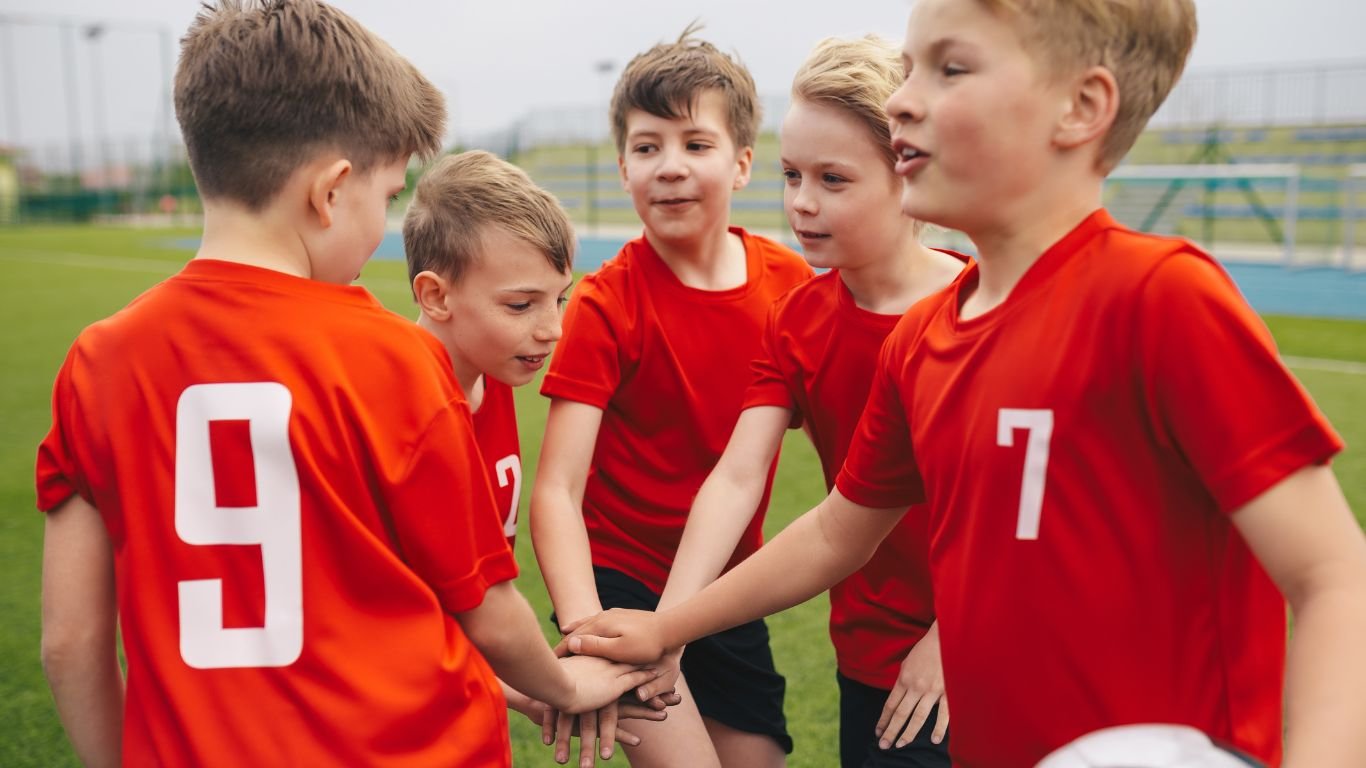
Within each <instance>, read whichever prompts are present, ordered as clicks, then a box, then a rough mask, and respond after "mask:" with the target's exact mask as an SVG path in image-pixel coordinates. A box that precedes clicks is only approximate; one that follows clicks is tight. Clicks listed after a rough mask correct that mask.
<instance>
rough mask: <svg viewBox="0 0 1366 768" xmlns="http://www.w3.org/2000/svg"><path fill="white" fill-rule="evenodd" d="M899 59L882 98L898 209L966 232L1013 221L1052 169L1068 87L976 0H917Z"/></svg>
mask: <svg viewBox="0 0 1366 768" xmlns="http://www.w3.org/2000/svg"><path fill="white" fill-rule="evenodd" d="M902 62H903V64H904V66H905V71H906V78H905V80H904V81H903V82H902V84H901V87H899V88H898V89H897V90H896V92H894V93H893V94H892V96H891V98H890V99H889V100H888V101H887V114H888V116H889V118H890V120H891V129H892V148H893V149H894V150H895V151H896V152H897V155H898V161H897V164H896V172H897V174H898V175H900V176H901V177H902V179H903V181H904V183H903V188H902V209H903V210H904V211H905V213H906V214H907V215H910V216H914V217H916V218H918V219H921V220H924V221H929V222H933V223H935V224H940V225H943V226H946V227H951V228H955V229H960V230H963V231H964V232H966V233H967V234H968V235H970V236H971V235H973V234H974V232H978V231H981V230H983V229H989V228H991V227H995V226H1000V225H1002V224H1006V225H1009V223H1010V219H1011V217H1012V215H1014V216H1019V210H1018V209H1019V208H1020V205H1021V203H1022V202H1023V201H1027V200H1028V198H1029V196H1030V194H1031V191H1032V190H1033V189H1034V188H1035V186H1036V185H1037V184H1038V182H1039V180H1040V179H1041V178H1045V177H1046V174H1047V173H1048V170H1049V161H1050V157H1051V155H1052V136H1053V133H1054V131H1055V127H1056V123H1057V120H1058V117H1059V116H1060V115H1061V113H1062V111H1063V110H1064V109H1065V107H1066V105H1067V103H1068V94H1067V93H1066V91H1065V89H1064V88H1062V87H1060V85H1059V84H1055V83H1051V82H1050V81H1049V80H1048V79H1047V78H1045V77H1043V76H1042V75H1041V74H1040V73H1039V70H1038V67H1037V65H1036V63H1035V61H1034V60H1033V58H1032V57H1031V56H1030V54H1029V52H1027V51H1026V49H1025V48H1024V45H1023V43H1022V41H1021V39H1020V34H1019V32H1018V31H1017V30H1016V29H1015V28H1014V27H1013V26H1012V25H1011V24H1010V23H1009V21H1008V19H1007V18H1006V17H1004V16H1000V15H997V14H994V13H992V12H990V11H988V10H987V9H986V8H985V7H984V6H983V5H982V4H981V3H979V2H978V1H977V0H919V2H917V3H916V5H915V7H914V9H913V10H912V12H911V19H910V23H909V25H908V27H907V31H906V42H905V46H904V47H903V48H902Z"/></svg>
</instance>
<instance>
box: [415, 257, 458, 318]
mask: <svg viewBox="0 0 1366 768" xmlns="http://www.w3.org/2000/svg"><path fill="white" fill-rule="evenodd" d="M450 290H451V284H450V281H449V280H447V279H446V278H444V277H442V276H441V275H438V274H437V273H435V272H433V271H431V270H430V269H428V270H424V271H422V272H419V273H417V277H414V278H413V298H415V299H416V300H417V305H418V307H420V308H421V309H422V314H424V315H426V316H427V317H429V318H431V319H432V320H435V321H436V322H439V323H440V322H445V321H446V320H448V319H450V316H451V311H450V309H448V308H447V307H446V295H447V294H448V293H450Z"/></svg>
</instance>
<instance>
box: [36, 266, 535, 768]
mask: <svg viewBox="0 0 1366 768" xmlns="http://www.w3.org/2000/svg"><path fill="white" fill-rule="evenodd" d="M232 384H236V385H237V386H235V387H232V386H225V385H232ZM208 385H213V386H208ZM227 390H232V391H233V392H235V393H237V394H233V395H228V394H226V391H227ZM201 395H203V396H204V399H202V400H198V399H197V398H198V397H199V396H201ZM271 398H275V399H274V400H271ZM266 400H269V401H270V402H272V403H275V404H277V405H278V404H280V403H283V410H279V411H272V412H271V413H273V414H275V415H273V416H271V415H267V416H261V415H259V414H256V415H252V414H243V413H241V409H242V406H241V405H240V404H241V403H243V402H248V403H259V402H263V401H266ZM195 403H200V404H199V405H196V404H195ZM204 403H208V405H204ZM225 403H226V404H227V405H226V406H225V405H224V404H225ZM215 408H219V409H222V408H226V411H224V412H219V411H215V410H213V409H215ZM215 413H217V414H218V416H217V417H215V415H214V414H215ZM242 419H246V420H248V421H249V423H250V426H249V430H248V431H247V432H246V433H245V434H244V433H243V431H242V430H241V429H240V425H238V426H235V425H234V424H233V422H234V421H236V420H242ZM205 421H207V428H205ZM215 425H217V426H215ZM272 426H276V427H278V430H279V431H278V432H275V433H272V432H271V431H270V428H271V427H272ZM196 427H197V428H199V429H201V430H203V431H202V433H198V432H196ZM472 432H473V430H472V426H471V424H470V415H469V409H468V407H467V406H466V404H465V402H464V399H463V396H462V395H461V394H460V391H459V387H458V385H457V384H456V383H455V380H454V378H453V377H452V375H451V372H450V362H449V359H448V358H447V357H446V356H445V352H444V351H443V350H442V349H441V348H440V345H439V344H438V343H437V342H436V340H435V339H434V338H432V337H431V336H429V335H428V334H427V333H426V332H425V331H422V330H421V329H420V328H418V327H417V326H416V325H414V324H413V323H412V322H410V321H407V320H404V319H403V318H400V317H398V316H397V315H393V314H392V313H389V312H388V311H386V310H384V309H383V308H382V307H381V306H380V305H379V303H378V302H377V301H375V299H374V298H373V297H372V296H371V295H370V294H369V293H367V292H366V291H365V290H364V289H361V288H352V287H338V286H331V285H325V284H322V283H317V282H313V281H309V280H302V279H298V278H294V277H290V276H287V275H283V274H280V273H276V272H271V271H267V270H262V269H257V268H254V267H248V266H243V265H237V264H229V263H225V262H214V261H205V260H198V261H192V262H190V264H188V265H187V266H186V267H185V269H184V270H183V271H181V272H180V273H179V274H178V275H176V276H174V277H172V278H170V279H169V280H167V281H165V282H164V283H161V284H160V285H158V286H156V287H154V288H152V289H151V290H149V291H148V292H146V293H145V294H143V295H142V296H141V297H139V298H138V299H136V300H135V301H134V302H133V303H132V304H130V305H129V306H128V307H126V308H125V309H124V310H122V311H120V312H119V313H117V314H115V315H114V316H112V317H110V318H108V319H106V320H103V321H101V322H99V323H96V324H94V325H92V326H90V327H89V328H87V329H86V330H85V331H84V332H83V333H82V334H81V335H80V337H79V338H78V339H77V340H76V342H75V344H74V345H73V346H72V348H71V351H70V353H69V354H68V356H67V359H66V362H65V364H64V365H63V366H62V369H61V372H60V373H59V374H58V377H57V382H56V385H55V391H54V396H53V426H52V431H51V433H50V434H49V435H48V436H47V438H46V439H45V440H44V441H43V443H42V445H41V446H40V448H39V452H38V466H37V485H38V506H39V507H40V508H41V509H44V510H52V509H53V508H55V507H58V506H59V505H61V504H62V503H63V502H64V501H65V500H66V499H68V498H69V497H70V496H71V495H72V494H73V493H79V494H80V495H81V496H82V497H83V498H85V499H86V500H87V501H89V502H91V503H92V504H94V506H95V507H96V508H98V509H99V511H100V514H101V516H102V517H103V519H104V521H105V525H106V526H107V528H108V531H109V534H110V538H111V542H112V545H113V550H114V557H115V569H116V580H117V598H118V607H119V614H120V623H121V629H122V633H123V639H124V648H125V650H126V652H127V657H128V673H129V676H128V688H127V699H126V705H125V706H126V715H125V725H124V739H123V749H124V753H123V760H124V763H125V764H128V765H149V764H157V765H214V764H229V765H281V764H286V765H358V764H385V765H480V766H485V765H489V766H503V765H509V764H510V761H511V751H510V745H509V742H508V735H507V715H506V711H505V708H504V707H505V705H504V703H503V700H502V695H501V693H500V691H499V687H498V683H497V680H496V679H495V677H494V675H493V672H492V671H491V670H490V669H489V667H488V665H487V663H486V662H485V661H484V659H483V658H482V657H481V656H480V654H479V652H478V651H477V650H476V649H475V648H474V647H473V646H472V645H471V644H470V642H469V641H468V640H467V639H466V637H465V636H464V634H463V632H462V631H461V629H460V626H459V624H458V623H457V622H456V621H455V620H454V619H453V618H452V617H451V615H450V614H451V613H452V612H458V611H463V610H468V609H470V608H472V607H474V606H476V605H478V604H479V603H480V602H481V601H482V600H483V597H484V593H485V590H486V589H487V588H488V587H489V586H490V585H492V584H494V583H497V582H500V581H505V580H508V579H511V578H513V577H515V575H516V565H515V563H514V561H513V559H512V555H511V552H510V551H509V550H508V547H507V542H506V541H505V540H504V538H503V536H502V535H501V530H500V527H499V525H498V519H497V516H496V515H495V514H493V510H492V506H491V505H492V499H491V496H490V492H489V488H488V481H487V478H486V476H485V475H484V474H483V473H482V472H479V471H478V456H479V454H478V449H477V448H476V447H475V444H474V440H473V437H472ZM197 434H202V435H209V434H212V435H213V437H207V436H205V437H196V435H197ZM272 435H274V436H272ZM243 437H245V438H246V439H247V441H248V444H247V445H242V444H241V439H242V438H243ZM248 451H249V452H250V454H251V456H250V461H251V467H246V466H245V463H244V458H245V457H246V456H247V452H248ZM196 456H198V457H201V458H203V457H206V458H205V459H204V460H205V463H204V464H202V465H197V464H196V463H195V461H192V460H191V459H192V458H193V457H196ZM195 466H202V467H204V468H205V470H204V472H198V471H196V470H195V469H194V467H195ZM291 470H292V471H291ZM178 472H179V477H178V476H177V473H178ZM220 472H222V473H224V477H226V478H229V480H228V482H237V483H241V482H251V483H253V484H254V485H255V487H254V488H252V489H250V492H249V493H247V492H241V491H233V492H228V493H221V492H219V491H217V490H216V483H217V480H216V478H217V476H218V475H219V473H220ZM205 474H211V475H212V477H209V476H204V475H205ZM249 498H254V500H255V501H256V502H257V503H259V504H260V505H262V506H261V507H260V510H262V511H264V512H268V513H269V514H267V515H265V516H263V517H258V515H259V514H260V512H258V510H256V509H252V508H242V507H227V508H224V507H218V506H217V505H218V504H223V503H238V504H240V503H241V502H242V501H243V500H245V499H249ZM291 499H292V500H291ZM253 520H256V521H257V522H251V521H253ZM206 521H207V522H206ZM195 525H200V526H203V525H208V526H209V527H210V528H211V529H214V530H211V534H212V535H210V537H209V540H207V541H206V540H205V539H204V534H203V533H202V532H201V533H198V534H194V533H190V532H189V531H191V530H192V529H193V526H195ZM291 525H293V526H294V528H293V530H294V531H295V532H296V537H295V539H294V541H293V543H292V544H291V543H290V542H289V541H288V539H287V538H279V534H278V532H279V531H282V530H284V531H288V530H290V526H291ZM233 526H237V527H239V528H246V529H247V530H248V532H249V533H250V534H251V535H250V536H248V537H247V540H246V541H245V542H244V541H243V540H240V539H239V540H237V541H236V543H232V544H223V543H218V542H220V541H222V540H223V539H224V538H227V537H226V535H222V536H220V537H219V538H215V536H219V535H220V534H222V532H223V530H225V529H231V528H232V527H233ZM267 530H268V531H270V532H271V533H270V535H268V536H267V535H263V534H262V533H261V532H262V531H267ZM187 537H188V538H187ZM191 540H195V541H199V542H200V543H198V544H191V543H188V542H189V541H191ZM261 541H267V542H268V544H265V545H263V544H260V543H259V542H261ZM282 564H283V565H282ZM267 567H273V568H275V570H274V571H272V573H274V574H275V576H273V577H272V576H270V575H269V574H268V573H267ZM291 567H292V568H293V569H294V570H293V573H294V576H293V578H292V579H291V578H289V576H288V574H289V573H290V568H291ZM280 574H285V577H284V578H280ZM201 580H215V582H213V583H217V584H220V585H221V594H222V596H221V599H217V600H211V601H210V600H200V601H199V602H196V601H194V600H191V601H190V602H189V603H187V606H188V610H189V611H190V612H189V613H186V612H184V611H182V608H181V605H180V595H183V594H185V591H186V590H187V589H190V588H193V587H195V586H196V585H197V586H203V584H202V583H198V584H197V582H200V581H201ZM272 584H273V585H275V587H276V588H277V589H283V591H279V592H277V594H283V595H288V593H289V589H290V588H291V587H290V585H291V584H293V587H292V589H294V594H295V595H297V599H296V602H295V603H294V612H293V613H291V611H290V607H289V606H290V602H289V600H288V599H282V600H280V601H277V602H275V603H269V602H267V601H266V600H265V595H266V594H269V593H270V591H271V585H272ZM219 603H222V604H223V609H222V610H223V614H224V624H225V625H227V626H229V627H232V626H237V627H244V629H241V630H237V631H240V632H248V633H250V632H256V633H258V634H259V633H262V632H265V633H266V634H268V635H270V636H271V638H272V639H271V641H270V642H269V643H267V644H266V645H267V647H268V648H269V649H277V648H286V649H287V648H289V646H290V644H289V643H288V642H285V641H281V642H278V643H277V642H276V641H277V639H278V638H280V637H284V636H286V635H288V632H287V631H285V630H287V629H288V627H289V626H291V622H293V623H292V626H294V627H301V630H299V634H300V635H301V637H302V640H301V642H300V644H299V645H298V646H297V647H298V650H297V653H295V654H294V657H293V658H290V653H291V652H285V655H284V656H283V657H282V658H279V659H275V660H274V661H268V662H261V663H257V662H260V659H259V658H258V656H259V654H260V653H264V651H259V650H254V651H252V652H251V654H252V655H251V658H250V659H248V660H246V661H243V660H240V659H239V660H237V661H233V662H227V663H222V662H212V663H209V664H207V665H206V663H205V662H203V661H202V660H200V661H197V662H194V663H196V664H197V666H191V663H192V662H191V661H190V660H189V659H190V658H192V656H191V651H190V650H186V649H187V648H201V649H203V648H207V649H208V650H209V651H212V652H213V653H214V654H218V653H222V652H223V648H224V646H225V644H226V641H224V640H223V639H222V637H221V636H214V637H211V639H210V641H208V642H199V643H197V642H196V640H195V636H194V632H193V630H194V628H196V627H201V628H202V627H204V626H207V625H206V624H205V623H204V622H203V621H201V620H199V619H196V618H195V615H196V613H195V609H196V608H205V609H212V608H214V607H215V606H216V605H217V604H219ZM270 611H275V612H277V614H278V616H282V617H284V618H283V619H280V621H279V623H278V624H276V625H274V629H271V628H270V627H271V623H270V621H269V620H267V619H266V616H267V613H268V612H270ZM263 624H264V625H265V627H266V628H265V629H263V628H262V627H263ZM253 628H254V629H253ZM196 658H197V657H196ZM215 658H217V657H215Z"/></svg>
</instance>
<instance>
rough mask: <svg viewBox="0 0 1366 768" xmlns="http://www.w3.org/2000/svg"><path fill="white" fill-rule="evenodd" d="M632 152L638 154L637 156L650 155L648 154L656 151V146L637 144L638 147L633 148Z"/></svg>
mask: <svg viewBox="0 0 1366 768" xmlns="http://www.w3.org/2000/svg"><path fill="white" fill-rule="evenodd" d="M631 151H632V152H634V153H635V154H637V155H648V154H650V153H651V152H654V151H655V145H653V144H637V145H635V146H634V147H631Z"/></svg>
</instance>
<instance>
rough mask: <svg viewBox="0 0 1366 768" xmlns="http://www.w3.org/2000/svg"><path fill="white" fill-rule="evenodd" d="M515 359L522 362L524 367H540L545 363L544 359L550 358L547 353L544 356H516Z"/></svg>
mask: <svg viewBox="0 0 1366 768" xmlns="http://www.w3.org/2000/svg"><path fill="white" fill-rule="evenodd" d="M516 357H517V359H518V360H520V361H522V363H523V364H524V365H529V366H532V367H540V365H541V364H542V363H544V362H545V359H546V358H547V357H550V353H549V352H547V353H545V354H544V355H517V356H516Z"/></svg>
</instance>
